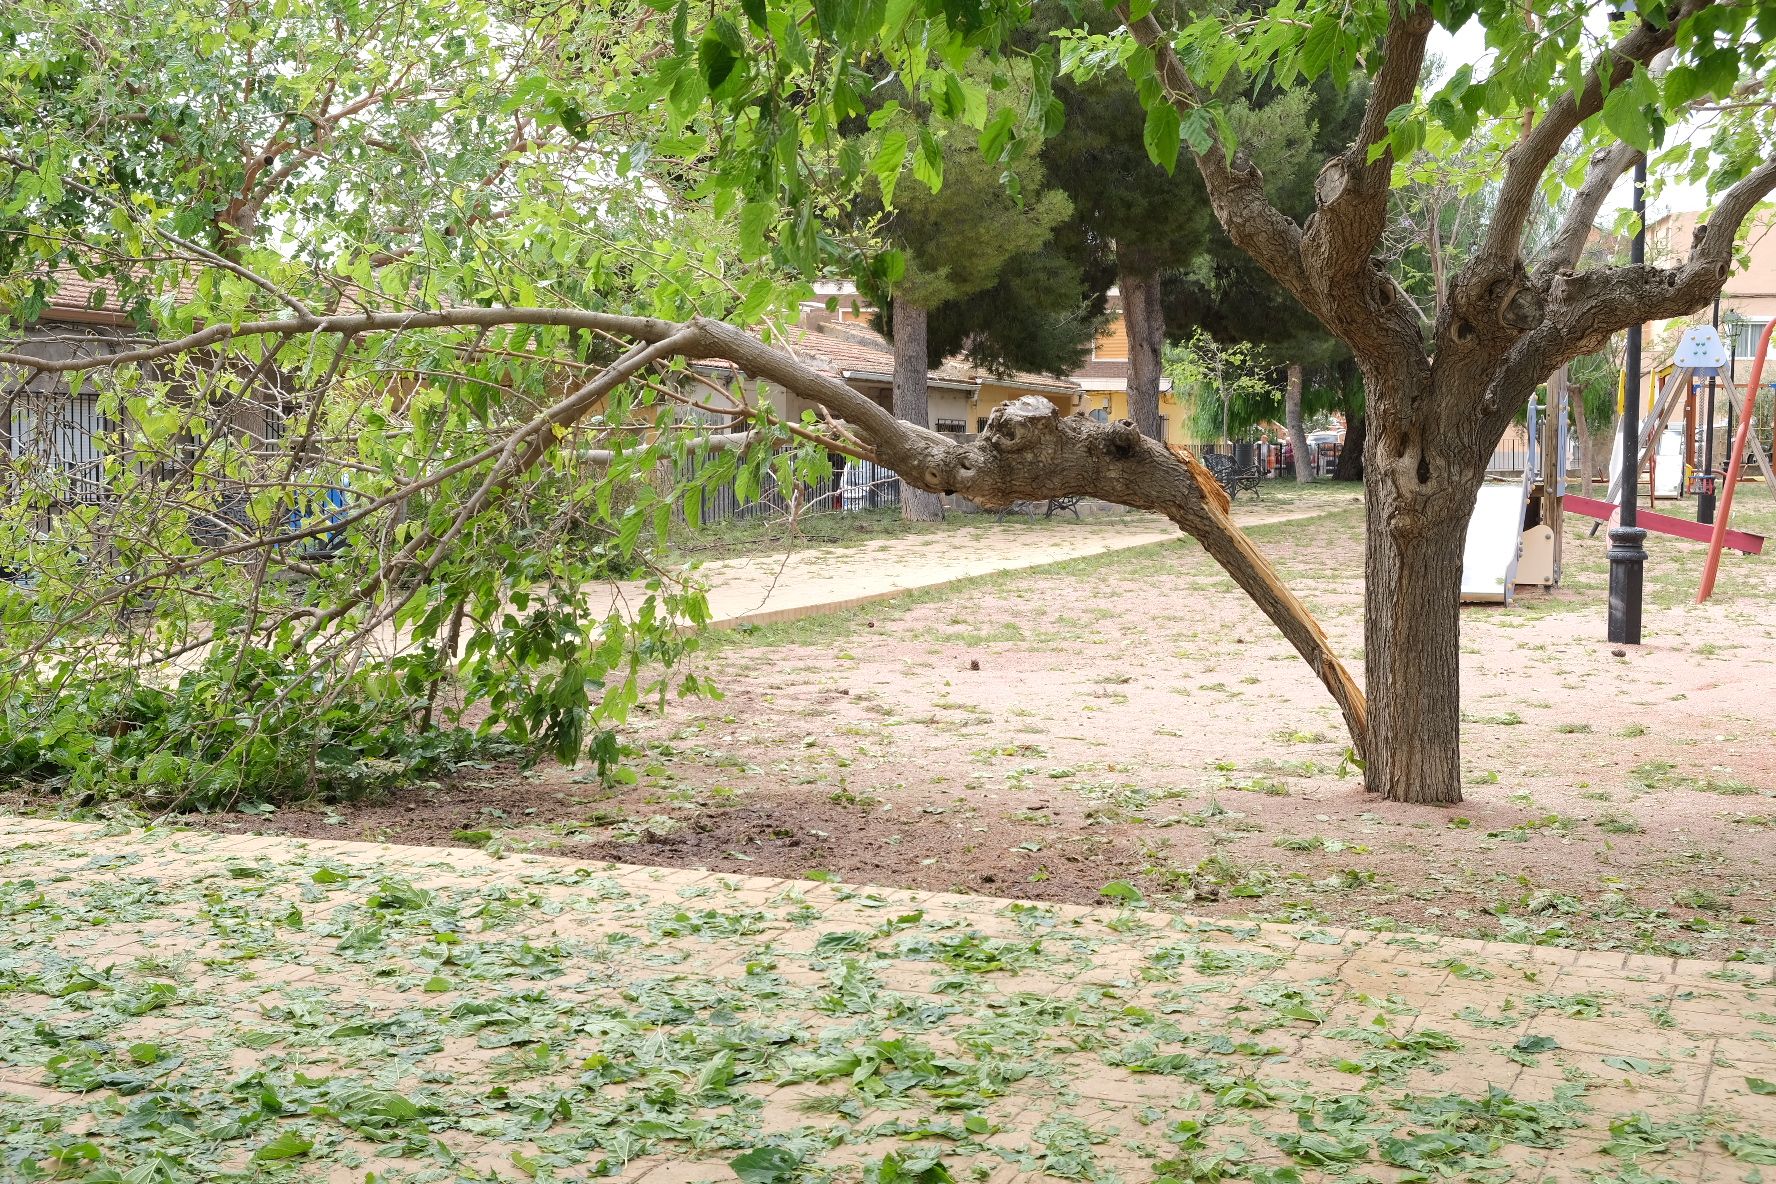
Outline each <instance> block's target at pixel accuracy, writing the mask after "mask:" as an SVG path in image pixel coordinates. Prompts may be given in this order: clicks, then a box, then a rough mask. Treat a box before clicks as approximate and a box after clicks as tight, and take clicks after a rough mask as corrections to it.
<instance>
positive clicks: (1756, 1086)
mask: <svg viewBox="0 0 1776 1184" xmlns="http://www.w3.org/2000/svg"><path fill="white" fill-rule="evenodd" d="M1745 1088H1746V1089H1748V1090H1750V1091H1751V1092H1752V1093H1754V1094H1763V1095H1764V1096H1765V1097H1770V1096H1776V1081H1765V1080H1764V1079H1763V1078H1762V1077H1747V1078H1746V1079H1745Z"/></svg>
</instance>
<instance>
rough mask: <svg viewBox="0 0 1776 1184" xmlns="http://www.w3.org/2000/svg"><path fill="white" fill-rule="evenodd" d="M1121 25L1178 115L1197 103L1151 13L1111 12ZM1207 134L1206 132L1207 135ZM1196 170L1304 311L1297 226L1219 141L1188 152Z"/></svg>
mask: <svg viewBox="0 0 1776 1184" xmlns="http://www.w3.org/2000/svg"><path fill="white" fill-rule="evenodd" d="M1117 12H1118V14H1119V15H1120V16H1121V18H1122V22H1123V24H1124V26H1125V27H1126V28H1127V29H1128V31H1129V32H1130V33H1131V34H1132V35H1133V36H1134V38H1135V40H1136V41H1138V42H1140V43H1141V44H1142V45H1145V46H1147V47H1148V48H1149V49H1151V50H1152V51H1153V55H1154V60H1155V64H1156V68H1157V69H1158V71H1159V80H1160V83H1161V85H1163V86H1164V87H1165V91H1166V94H1167V96H1168V97H1170V99H1171V101H1172V104H1173V105H1174V106H1176V107H1177V108H1178V109H1179V110H1180V111H1188V110H1190V109H1191V108H1193V107H1196V106H1198V105H1200V104H1201V103H1202V101H1203V99H1204V96H1203V94H1202V92H1201V91H1200V90H1199V89H1198V88H1197V86H1196V84H1195V83H1194V82H1192V81H1191V79H1190V76H1189V75H1188V74H1186V73H1185V72H1184V66H1183V64H1182V63H1180V62H1179V61H1178V55H1177V54H1176V53H1174V52H1173V51H1172V46H1171V43H1170V42H1169V41H1167V40H1166V37H1165V32H1164V30H1162V29H1161V28H1160V25H1159V22H1158V21H1156V20H1154V19H1153V17H1152V16H1151V15H1149V16H1144V17H1142V18H1141V19H1140V20H1131V19H1130V14H1129V8H1128V5H1126V4H1123V5H1120V6H1118V8H1117ZM1211 134H1212V133H1211ZM1193 155H1194V157H1195V159H1196V166H1197V168H1198V169H1199V170H1200V171H1201V172H1202V177H1203V184H1204V186H1205V188H1207V190H1208V194H1209V203H1210V204H1211V205H1212V206H1213V207H1214V210H1215V217H1216V218H1217V219H1218V220H1219V221H1220V223H1221V225H1222V226H1223V227H1225V228H1226V230H1227V233H1228V235H1229V236H1230V237H1231V238H1232V239H1233V241H1234V243H1235V245H1237V246H1238V247H1239V248H1240V249H1241V250H1242V251H1244V252H1246V254H1248V255H1250V256H1251V257H1252V258H1253V259H1254V260H1256V261H1257V263H1258V265H1259V266H1260V267H1262V268H1264V270H1265V271H1267V272H1269V273H1270V274H1271V275H1272V276H1273V277H1274V278H1275V279H1276V281H1277V282H1278V283H1280V284H1282V285H1283V287H1285V288H1287V289H1288V290H1289V292H1290V294H1291V295H1293V296H1294V297H1295V298H1296V299H1297V300H1300V301H1301V302H1302V303H1303V304H1304V305H1306V306H1307V307H1308V308H1310V309H1312V308H1314V305H1315V303H1316V301H1315V298H1314V293H1313V289H1312V288H1311V286H1310V285H1309V284H1308V279H1307V271H1306V269H1305V268H1304V267H1303V266H1302V262H1301V227H1300V226H1298V225H1296V223H1295V220H1294V219H1292V218H1290V217H1288V216H1287V215H1286V214H1284V213H1283V212H1282V211H1280V210H1278V209H1277V208H1276V207H1275V206H1273V205H1271V204H1270V199H1269V198H1268V197H1266V196H1265V193H1264V176H1263V174H1261V173H1260V172H1259V171H1258V169H1257V168H1256V167H1255V166H1254V165H1253V164H1252V163H1251V162H1250V161H1249V160H1247V159H1246V158H1245V157H1244V156H1243V155H1237V154H1236V155H1235V156H1234V157H1233V159H1231V160H1230V159H1229V158H1228V152H1227V147H1226V145H1224V144H1222V143H1221V142H1220V140H1219V139H1216V140H1215V142H1214V143H1213V144H1212V145H1211V146H1210V148H1209V150H1208V151H1207V152H1202V153H1194V154H1193Z"/></svg>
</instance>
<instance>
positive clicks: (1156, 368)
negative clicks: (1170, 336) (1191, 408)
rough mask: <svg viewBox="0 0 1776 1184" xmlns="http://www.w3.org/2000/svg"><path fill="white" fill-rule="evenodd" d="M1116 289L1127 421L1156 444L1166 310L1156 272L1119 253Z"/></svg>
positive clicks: (1135, 259)
mask: <svg viewBox="0 0 1776 1184" xmlns="http://www.w3.org/2000/svg"><path fill="white" fill-rule="evenodd" d="M1116 284H1117V287H1118V288H1119V289H1120V290H1121V292H1122V319H1123V327H1124V328H1125V329H1126V330H1127V331H1128V351H1129V376H1128V408H1129V418H1130V419H1132V420H1134V422H1135V426H1136V427H1137V428H1140V429H1141V434H1142V435H1143V436H1146V437H1147V438H1148V439H1149V440H1158V439H1159V438H1160V432H1159V385H1160V368H1161V361H1162V359H1163V358H1164V356H1165V310H1164V307H1163V305H1162V304H1161V303H1160V291H1159V272H1158V270H1157V269H1155V268H1153V267H1151V266H1150V265H1147V264H1145V263H1143V262H1141V261H1140V260H1139V259H1137V258H1135V257H1133V256H1130V255H1128V254H1126V253H1124V252H1122V251H1118V253H1117V277H1116Z"/></svg>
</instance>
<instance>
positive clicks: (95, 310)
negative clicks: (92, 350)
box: [21, 267, 197, 325]
mask: <svg viewBox="0 0 1776 1184" xmlns="http://www.w3.org/2000/svg"><path fill="white" fill-rule="evenodd" d="M21 278H22V280H23V282H26V283H29V282H32V281H34V280H38V279H47V280H48V281H49V287H50V296H49V304H48V307H46V308H45V309H44V311H43V313H42V315H41V316H39V318H38V319H39V320H46V321H84V322H87V323H90V324H104V325H117V324H122V323H124V322H125V321H127V320H128V318H127V317H126V316H125V315H124V313H123V310H122V309H121V308H119V307H118V304H117V298H116V296H115V294H114V292H113V289H112V286H111V281H110V280H109V279H107V278H100V279H93V280H89V279H86V278H85V277H84V276H82V275H80V273H79V272H77V271H75V270H74V269H73V268H71V267H57V268H55V269H54V270H52V271H50V272H49V273H48V274H47V275H44V274H43V273H38V274H36V275H27V276H24V277H21ZM173 294H174V296H175V297H176V298H177V299H178V300H179V301H181V302H183V301H189V300H195V299H196V298H197V282H196V281H195V280H193V279H190V278H182V279H180V280H179V282H178V284H177V286H176V287H175V288H174V289H173Z"/></svg>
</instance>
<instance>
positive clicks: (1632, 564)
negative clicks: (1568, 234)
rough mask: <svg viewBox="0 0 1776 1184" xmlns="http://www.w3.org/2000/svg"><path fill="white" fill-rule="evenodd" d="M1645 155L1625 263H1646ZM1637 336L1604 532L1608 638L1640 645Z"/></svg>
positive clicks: (1642, 552)
mask: <svg viewBox="0 0 1776 1184" xmlns="http://www.w3.org/2000/svg"><path fill="white" fill-rule="evenodd" d="M1646 179H1647V171H1646V154H1645V153H1642V154H1641V155H1640V157H1639V159H1637V160H1636V161H1635V162H1634V245H1633V246H1632V247H1631V248H1630V250H1629V255H1628V261H1629V262H1630V263H1631V264H1632V265H1633V266H1635V267H1639V266H1641V265H1642V264H1644V263H1645V262H1646ZM1640 335H1641V322H1639V321H1636V322H1635V323H1634V324H1633V325H1631V326H1629V329H1628V356H1627V358H1626V359H1625V363H1626V369H1627V374H1626V376H1625V377H1626V382H1625V384H1624V390H1623V399H1622V506H1621V512H1620V514H1619V516H1618V518H1617V522H1618V525H1616V526H1615V527H1613V528H1612V529H1611V530H1610V532H1609V540H1610V547H1609V565H1610V581H1609V639H1610V640H1611V641H1613V642H1615V643H1616V644H1618V645H1639V644H1640V601H1641V590H1642V588H1643V587H1644V585H1645V580H1646V549H1645V548H1644V547H1643V546H1642V544H1643V543H1645V542H1646V531H1644V530H1642V529H1640V526H1639V525H1638V523H1639V505H1638V504H1637V503H1638V499H1639V497H1640Z"/></svg>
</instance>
